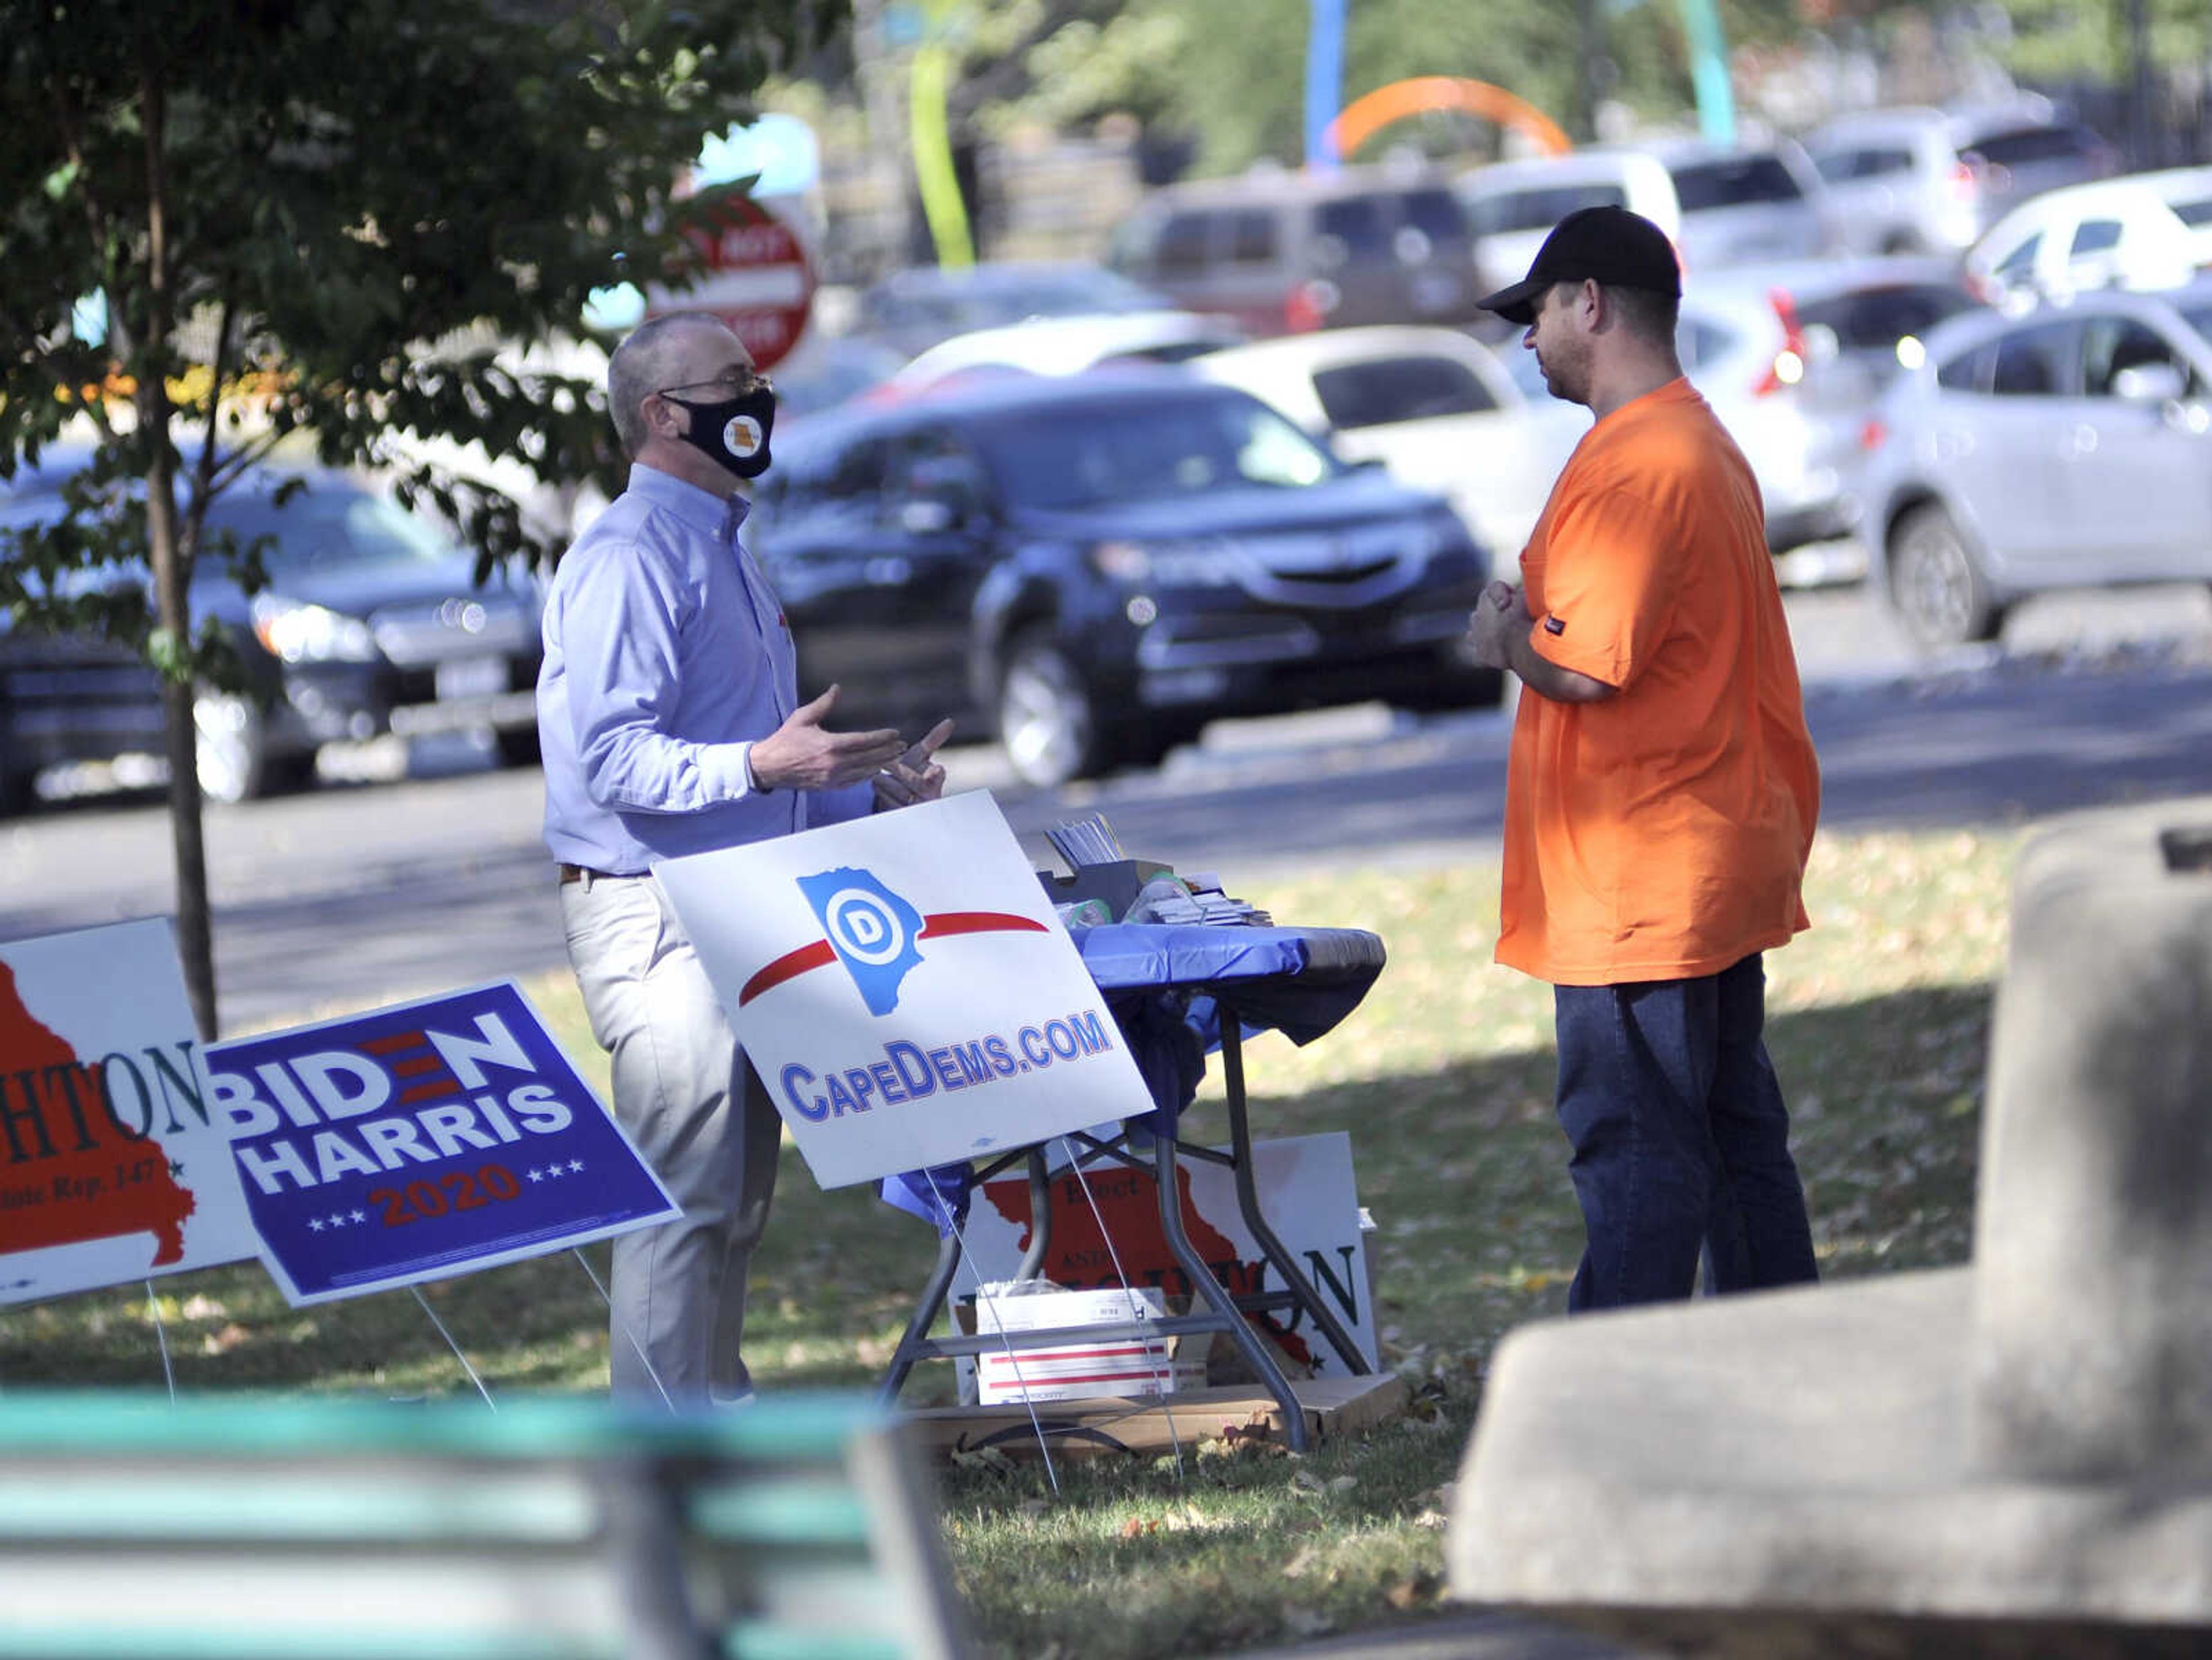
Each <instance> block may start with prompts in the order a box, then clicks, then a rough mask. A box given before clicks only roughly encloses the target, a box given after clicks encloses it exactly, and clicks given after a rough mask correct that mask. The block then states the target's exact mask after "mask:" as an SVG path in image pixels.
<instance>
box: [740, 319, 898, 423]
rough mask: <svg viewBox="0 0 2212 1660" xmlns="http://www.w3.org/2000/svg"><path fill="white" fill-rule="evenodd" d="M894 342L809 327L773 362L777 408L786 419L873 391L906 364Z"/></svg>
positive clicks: (832, 406)
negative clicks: (795, 346) (819, 332)
mask: <svg viewBox="0 0 2212 1660" xmlns="http://www.w3.org/2000/svg"><path fill="white" fill-rule="evenodd" d="M906 362H907V360H906V357H905V356H904V355H903V354H902V353H901V352H900V351H899V350H897V349H896V347H892V346H887V345H885V344H883V342H881V341H880V340H871V339H869V338H867V337H866V336H865V335H858V334H822V335H817V334H816V333H814V332H813V331H811V330H810V331H808V332H807V334H806V336H805V337H804V338H803V339H801V340H800V342H799V346H798V349H797V350H794V351H793V352H792V353H791V354H790V356H787V357H785V358H783V359H782V360H781V362H778V363H777V364H776V365H775V372H774V375H773V379H774V380H775V413H776V418H777V419H778V420H779V421H783V422H790V421H794V420H797V419H799V418H800V417H805V416H809V415H816V414H819V413H820V412H821V411H822V410H826V409H832V408H835V407H836V405H837V404H842V403H843V402H844V401H845V400H846V399H847V398H858V397H860V396H861V395H862V394H863V393H865V392H873V391H874V390H875V389H876V388H877V387H878V386H882V385H883V384H884V381H886V380H890V378H891V376H893V375H894V374H897V373H898V372H899V371H900V370H901V369H902V368H905V367H906Z"/></svg>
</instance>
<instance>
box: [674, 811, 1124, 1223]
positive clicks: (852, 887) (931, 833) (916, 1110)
mask: <svg viewBox="0 0 2212 1660" xmlns="http://www.w3.org/2000/svg"><path fill="white" fill-rule="evenodd" d="M654 870H655V873H656V874H657V875H658V876H659V879H660V883H661V885H662V887H663V888H664V889H665V891H666V892H667V894H668V897H669V899H670V902H671V903H672V904H674V906H675V907H676V909H677V913H678V915H680V916H681V917H682V918H683V919H684V927H685V929H686V930H687V931H688V932H689V933H690V935H691V939H692V942H693V944H694V945H695V946H696V947H697V950H698V952H699V958H700V960H701V962H702V963H703V964H705V965H706V969H707V972H708V977H709V978H710V979H712V980H713V982H714V989H715V991H716V993H717V994H719V995H720V998H721V1001H722V1006H723V1008H724V1009H725V1010H726V1012H728V1014H729V1017H730V1024H731V1025H732V1027H733V1028H734V1029H735V1031H736V1032H737V1035H738V1042H739V1043H743V1044H744V1049H745V1053H746V1055H748V1056H749V1057H750V1060H751V1061H752V1065H753V1069H754V1070H755V1071H756V1072H757V1073H759V1074H760V1078H761V1081H762V1082H763V1084H764V1085H766V1086H767V1087H768V1090H769V1094H770V1095H771V1096H773V1097H774V1098H775V1104H776V1109H777V1110H778V1111H779V1112H781V1114H782V1116H783V1119H784V1122H785V1123H786V1124H787V1126H788V1127H789V1128H790V1130H791V1133H792V1137H793V1140H795V1141H796V1142H797V1143H798V1145H799V1152H800V1154H801V1156H802V1157H804V1158H805V1160H806V1164H807V1168H808V1169H809V1170H811V1171H812V1172H813V1173H814V1179H815V1180H816V1181H817V1182H818V1183H821V1184H822V1185H823V1187H825V1188H835V1187H842V1186H844V1185H846V1184H847V1183H854V1182H866V1181H871V1180H874V1179H877V1178H879V1177H885V1176H896V1175H897V1174H899V1173H900V1172H902V1171H910V1170H919V1169H921V1168H922V1167H924V1166H926V1165H930V1164H951V1163H954V1162H957V1161H958V1160H961V1159H966V1158H987V1157H989V1156H991V1155H992V1154H994V1153H997V1152H1005V1151H1006V1150H1007V1149H1008V1148H1012V1147H1023V1146H1030V1145H1032V1144H1034V1143H1036V1142H1040V1141H1044V1140H1049V1139H1050V1138H1051V1137H1053V1136H1054V1135H1059V1134H1064V1133H1066V1132H1067V1131H1070V1130H1077V1129H1082V1128H1088V1127H1090V1126H1091V1125H1094V1124H1097V1123H1101V1122H1105V1121H1107V1120H1110V1119H1120V1118H1127V1117H1131V1116H1135V1115H1136V1114H1139V1113H1142V1112H1147V1111H1149V1110H1151V1109H1152V1097H1151V1095H1150V1094H1149V1092H1148V1091H1146V1087H1145V1084H1144V1079H1142V1077H1141V1076H1140V1075H1139V1073H1138V1071H1137V1067H1136V1063H1135V1062H1134V1061H1133V1060H1132V1059H1131V1058H1130V1056H1129V1053H1128V1050H1127V1047H1126V1046H1125V1045H1124V1043H1123V1042H1122V1037H1121V1031H1120V1029H1119V1028H1118V1027H1117V1026H1116V1025H1115V1022H1114V1018H1113V1016H1112V1015H1111V1014H1110V1013H1109V1012H1108V1010H1107V1006H1106V999H1105V996H1104V994H1103V993H1102V992H1100V990H1099V989H1098V986H1097V982H1095V981H1093V980H1092V979H1091V975H1090V972H1089V971H1088V970H1086V969H1085V967H1084V966H1083V958H1082V956H1081V954H1080V953H1079V952H1077V950H1076V948H1075V946H1074V943H1073V941H1072V940H1070V939H1069V938H1068V937H1067V934H1066V931H1065V930H1064V929H1062V928H1061V927H1060V924H1059V922H1058V921H1057V920H1056V919H1055V918H1054V915H1053V911H1052V906H1051V903H1050V902H1049V900H1048V898H1047V897H1046V895H1045V892H1044V890H1043V889H1042V887H1041V886H1040V885H1038V882H1037V879H1036V872H1035V871H1034V870H1032V869H1031V868H1030V862H1029V860H1028V859H1027V858H1026V857H1025V856H1024V854H1023V853H1022V850H1021V845H1020V843H1019V842H1016V841H1015V839H1014V834H1013V832H1012V830H1010V829H1008V828H1007V825H1006V819H1005V818H1003V817H1002V816H1001V815H1000V812H999V808H998V804H997V803H996V802H995V801H994V800H992V799H991V798H990V796H989V795H988V794H985V793H983V792H981V791H976V792H973V793H970V794H965V795H958V796H954V797H951V798H950V799H949V800H943V801H933V802H928V803H925V804H923V805H921V806H913V807H906V808H902V809H901V810H900V811H898V812H888V813H879V814H877V815H874V816H872V817H871V818H861V819H856V820H854V821H853V822H852V823H850V824H834V825H829V826H827V827H825V828H823V829H821V830H807V831H805V832H804V833H802V834H800V835H797V836H783V837H780V838H778V839H777V840H775V841H772V842H756V843H754V844H752V845H750V846H748V847H742V848H726V849H723V850H721V851H719V852H714V853H702V854H691V855H690V856H688V857H685V858H682V859H671V860H664V861H663V862H662V863H660V864H659V865H658V866H655V867H654Z"/></svg>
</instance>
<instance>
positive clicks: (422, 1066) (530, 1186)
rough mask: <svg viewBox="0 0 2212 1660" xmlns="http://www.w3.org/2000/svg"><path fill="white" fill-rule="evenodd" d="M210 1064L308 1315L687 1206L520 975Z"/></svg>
mask: <svg viewBox="0 0 2212 1660" xmlns="http://www.w3.org/2000/svg"><path fill="white" fill-rule="evenodd" d="M208 1071H209V1073H210V1081H211V1084H212V1086H213V1089H214V1097H213V1099H214V1101H215V1103H216V1107H217V1109H218V1110H219V1111H220V1113H221V1115H222V1119H223V1121H224V1122H226V1124H227V1125H228V1129H229V1134H230V1154H231V1157H232V1158H234V1160H235V1162H236V1165H237V1171H238V1177H239V1180H240V1185H241V1186H242V1188H243V1189H244V1190H245V1194H246V1205H247V1207H249V1208H250V1209H251V1211H252V1217H253V1222H254V1225H255V1227H256V1229H257V1230H258V1232H259V1235H260V1239H261V1256H262V1260H263V1262H265V1263H266V1264H267V1265H268V1268H269V1272H270V1275H271V1276H272V1277H273V1278H274V1279H275V1280H276V1283H277V1284H278V1286H281V1287H283V1292H284V1295H285V1297H286V1298H289V1300H290V1301H291V1303H292V1304H294V1305H295V1307H296V1306H300V1305H302V1304H311V1303H322V1302H328V1301H331V1300H332V1299H334V1298H342V1297H358V1296H360V1295H362V1293H364V1292H372V1291H381V1290H384V1289H386V1287H389V1286H406V1285H413V1284H415V1283H416V1282H417V1281H420V1280H440V1279H444V1278H447V1276H449V1275H452V1274H461V1273H465V1272H469V1271H471V1270H474V1269H477V1268H491V1267H494V1266H495V1265H496V1264H498V1263H501V1262H515V1261H519V1260H520V1259H521V1258H524V1257H527V1256H541V1255H543V1254H544V1253H545V1252H547V1251H551V1250H562V1249H564V1248H566V1247H568V1246H570V1245H579V1244H583V1243H586V1242H588V1241H590V1240H593V1239H604V1238H606V1237H609V1236H610V1235H612V1234H617V1233H625V1232H628V1231H629V1230H631V1229H632V1228H639V1227H644V1226H647V1225H650V1224H653V1223H655V1222H665V1221H669V1220H672V1219H674V1218H675V1217H676V1216H678V1214H680V1212H679V1210H678V1207H677V1206H676V1204H675V1203H674V1202H673V1201H671V1199H670V1198H669V1196H668V1193H667V1190H666V1189H665V1188H663V1187H662V1186H661V1184H660V1180H659V1177H657V1176H655V1175H654V1174H653V1171H652V1169H651V1167H649V1166H648V1165H647V1164H646V1163H645V1161H644V1160H643V1159H642V1158H640V1157H639V1155H638V1153H637V1151H636V1149H635V1148H634V1147H633V1146H630V1144H629V1140H628V1139H627V1138H626V1137H625V1136H624V1135H623V1133H622V1130H621V1128H620V1127H619V1126H617V1124H616V1123H615V1122H614V1120H613V1118H612V1117H611V1116H610V1115H609V1114H608V1112H607V1110H606V1109H605V1107H604V1106H602V1105H601V1104H599V1098H598V1097H597V1096H595V1095H594V1094H592V1090H591V1087H590V1086H589V1085H587V1084H586V1083H585V1082H584V1080H583V1079H581V1078H580V1077H579V1076H578V1075H577V1073H576V1070H575V1068H574V1067H572V1066H570V1065H569V1063H568V1056H567V1055H564V1054H562V1050H561V1047H560V1045H559V1044H558V1043H556V1042H555V1041H554V1039H553V1037H552V1034H551V1033H550V1032H548V1031H546V1030H545V1027H544V1024H543V1023H542V1022H541V1021H540V1020H539V1019H538V1013H537V1011H536V1010H535V1009H533V1008H532V1007H531V1006H530V1003H529V1000H527V999H526V998H525V997H524V996H523V994H522V993H521V991H520V989H519V988H517V987H516V986H515V985H514V984H513V982H506V981H502V982H496V983H494V984H491V985H484V986H477V987H473V988H470V989H468V990H465V991H457V992H450V993H447V994H444V995H442V996H439V997H433V998H426V999H423V1000H420V1001H417V1002H412V1003H402V1004H397V1005H394V1006H392V1007H390V1008H383V1009H378V1010H375V1011H374V1012H370V1013H367V1014H359V1015H351V1016H347V1017H345V1018H340V1019H336V1020H326V1021H323V1022H320V1023H319V1024H317V1025H307V1026H298V1027H295V1028H293V1029H292V1030H290V1031H280V1032H270V1033H267V1034H265V1035H263V1036H259V1037H242V1038H239V1039H236V1040H235V1041H234V1042H231V1043H217V1044H215V1045H214V1046H212V1047H211V1048H210V1049H209V1051H208Z"/></svg>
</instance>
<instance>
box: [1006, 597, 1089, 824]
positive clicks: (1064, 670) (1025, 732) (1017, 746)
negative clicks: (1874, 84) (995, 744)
mask: <svg viewBox="0 0 2212 1660" xmlns="http://www.w3.org/2000/svg"><path fill="white" fill-rule="evenodd" d="M999 741H1000V743H1001V744H1003V745H1005V746H1006V759H1007V761H1008V762H1009V763H1011V764H1012V767H1013V769H1014V775H1015V776H1016V777H1018V778H1019V779H1021V780H1022V781H1023V782H1024V783H1028V784H1035V785H1036V786H1037V787H1039V788H1042V789H1051V788H1053V787H1056V786H1058V785H1060V784H1065V783H1066V782H1067V781H1069V780H1070V779H1072V778H1085V777H1088V776H1090V775H1091V774H1093V773H1096V772H1097V771H1099V770H1100V769H1102V767H1103V764H1104V762H1105V758H1106V757H1105V752H1104V746H1103V743H1102V741H1101V733H1100V730H1099V724H1098V712H1097V708H1096V707H1095V706H1094V704H1093V703H1092V701H1091V690H1090V688H1089V687H1088V686H1086V685H1085V684H1084V681H1083V676H1082V674H1081V672H1079V670H1078V669H1077V668H1076V666H1075V665H1074V664H1073V663H1071V662H1069V661H1068V660H1067V657H1066V654H1064V653H1063V652H1062V651H1061V650H1060V648H1059V647H1057V646H1055V645H1054V644H1053V643H1052V642H1051V641H1050V640H1048V639H1047V638H1045V637H1043V636H1042V635H1033V634H1032V635H1023V636H1022V637H1021V638H1020V639H1019V640H1018V641H1016V642H1014V647H1013V650H1012V652H1011V653H1010V654H1008V656H1007V659H1006V672H1004V673H1003V674H1001V675H1000V677H999Z"/></svg>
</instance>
